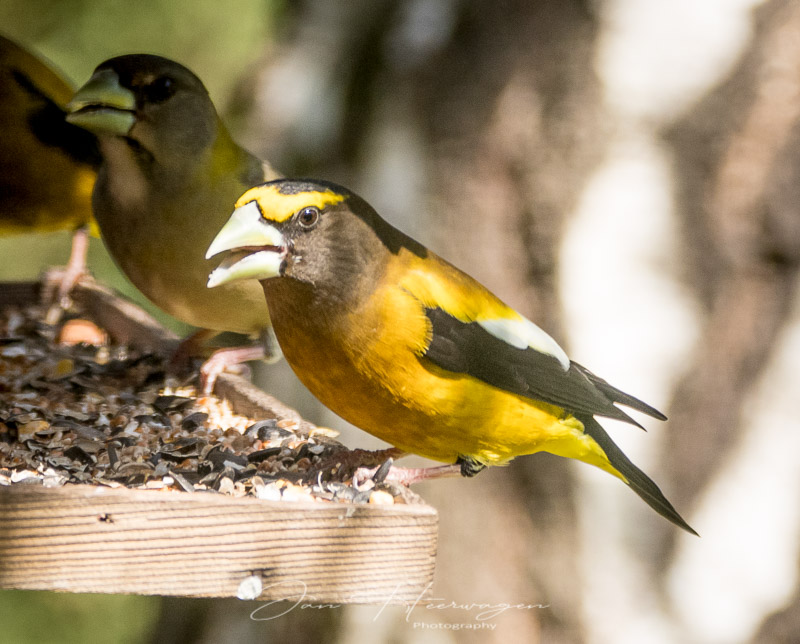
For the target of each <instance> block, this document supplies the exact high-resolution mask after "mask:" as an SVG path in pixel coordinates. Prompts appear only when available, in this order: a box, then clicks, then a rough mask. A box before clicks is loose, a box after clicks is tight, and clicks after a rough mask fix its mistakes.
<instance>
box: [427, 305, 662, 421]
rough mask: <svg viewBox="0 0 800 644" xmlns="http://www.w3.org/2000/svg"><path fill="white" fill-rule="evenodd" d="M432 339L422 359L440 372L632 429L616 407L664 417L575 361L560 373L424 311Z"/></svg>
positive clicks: (529, 354)
mask: <svg viewBox="0 0 800 644" xmlns="http://www.w3.org/2000/svg"><path fill="white" fill-rule="evenodd" d="M425 314H426V315H427V316H428V319H429V320H430V321H431V326H432V333H433V337H432V339H431V342H430V344H429V345H428V348H427V349H426V351H425V353H424V354H423V356H424V357H425V358H427V359H428V360H430V361H431V362H433V363H434V364H436V365H438V366H439V367H441V368H442V369H446V370H447V371H452V372H454V373H466V374H469V375H470V376H473V377H474V378H477V379H479V380H482V381H483V382H485V383H487V384H490V385H493V386H495V387H498V388H500V389H504V390H506V391H510V392H511V393H515V394H518V395H521V396H526V397H528V398H532V399H534V400H541V401H542V402H546V403H550V404H552V405H556V406H558V407H563V408H564V409H566V410H567V411H569V412H571V413H573V414H579V413H580V414H585V415H590V416H591V415H595V414H597V415H598V416H605V417H606V418H615V419H617V420H623V421H625V422H628V423H631V424H633V425H636V426H638V427H641V425H639V423H637V422H636V421H635V420H633V419H632V418H631V417H630V416H628V414H626V413H625V412H623V411H622V410H621V409H619V408H618V407H617V406H616V405H615V404H614V403H619V404H622V405H625V406H626V407H630V408H631V409H635V410H637V411H640V412H642V413H644V414H647V415H648V416H652V417H653V418H658V419H659V420H665V419H666V416H664V414H662V413H661V412H660V411H658V410H657V409H654V408H653V407H651V406H650V405H648V404H646V403H643V402H642V401H641V400H638V399H637V398H634V397H633V396H629V395H628V394H626V393H624V392H622V391H620V390H619V389H617V388H616V387H613V386H611V385H610V384H608V383H607V382H606V381H605V380H603V379H602V378H599V377H597V376H595V375H594V374H593V373H592V372H591V371H589V370H588V369H586V368H585V367H582V366H581V365H579V364H578V363H577V362H572V363H570V366H569V369H567V370H564V368H563V366H562V365H561V363H560V362H559V361H558V360H557V359H556V358H555V357H553V356H550V355H547V354H545V353H542V352H541V351H537V350H535V349H530V348H528V349H517V348H516V347H513V346H511V345H510V344H508V343H507V342H504V341H503V340H501V339H499V338H497V337H495V336H493V335H492V334H491V333H489V332H488V331H486V330H485V329H484V328H483V327H481V326H480V325H479V324H478V323H476V322H469V323H465V322H461V321H460V320H458V319H456V318H454V317H453V316H452V315H450V314H448V313H446V312H445V311H443V310H442V309H438V308H429V309H425Z"/></svg>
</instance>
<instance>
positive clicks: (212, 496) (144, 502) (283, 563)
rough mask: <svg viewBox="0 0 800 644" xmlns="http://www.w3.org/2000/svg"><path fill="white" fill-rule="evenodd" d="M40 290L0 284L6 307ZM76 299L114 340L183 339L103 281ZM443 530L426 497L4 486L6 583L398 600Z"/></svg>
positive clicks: (251, 397)
mask: <svg viewBox="0 0 800 644" xmlns="http://www.w3.org/2000/svg"><path fill="white" fill-rule="evenodd" d="M37 297H38V296H37V285H36V284H32V283H14V284H0V308H5V307H7V306H9V305H15V306H21V305H23V304H25V303H28V302H32V301H34V300H35V298H37ZM74 297H75V300H76V301H77V302H79V303H80V306H81V308H82V310H83V311H84V312H85V314H86V316H87V317H90V318H91V319H93V320H94V321H95V322H96V323H97V324H98V325H99V326H100V327H101V328H103V329H104V330H106V332H107V333H108V334H109V336H110V337H111V338H112V339H113V340H114V341H115V342H118V343H126V344H131V345H136V346H140V347H149V348H152V349H163V348H164V347H166V346H168V345H171V344H174V342H175V340H176V338H175V337H174V336H173V335H172V334H171V333H169V332H168V331H166V330H165V329H164V328H163V327H161V326H160V325H159V324H157V323H156V322H155V321H154V320H153V319H152V318H151V317H150V316H149V315H147V314H146V313H145V312H143V311H142V310H141V309H139V308H138V307H136V306H134V305H133V304H131V303H129V302H127V301H125V300H122V299H121V298H119V297H117V296H115V295H114V294H113V293H111V292H110V291H108V290H107V289H105V288H102V287H100V286H96V285H84V286H80V287H78V288H77V290H76V292H75V293H74ZM216 392H217V394H219V396H220V397H224V398H226V399H227V400H229V401H230V403H231V405H232V406H233V408H234V410H235V411H236V412H237V413H240V414H244V415H247V416H249V417H251V418H254V419H277V420H281V419H286V418H292V419H295V420H297V421H298V422H302V423H303V424H304V425H305V426H309V425H308V423H305V422H304V421H302V420H301V419H299V416H298V415H297V413H296V412H295V411H294V410H292V409H289V408H288V407H286V406H284V405H282V404H281V403H279V402H278V401H276V400H275V399H273V398H272V397H270V396H268V395H267V394H265V393H264V392H262V391H261V390H259V389H257V388H255V387H254V386H253V385H251V384H250V383H249V382H247V381H246V380H244V379H242V378H239V377H236V376H230V375H227V374H225V375H223V376H221V378H220V380H219V381H218V386H217V389H216ZM2 396H3V392H2V391H1V390H0V397H2ZM436 537H437V514H436V511H435V510H434V509H432V508H431V507H429V506H426V505H425V504H423V503H421V502H417V503H415V502H410V503H406V504H394V505H373V504H369V503H361V504H356V503H344V502H313V503H312V502H293V501H268V500H261V499H258V498H249V497H240V498H237V497H233V496H227V495H224V494H220V493H218V492H213V491H212V492H194V493H189V492H180V491H164V490H139V489H129V488H127V487H108V486H104V485H96V484H95V485H92V484H67V485H64V486H61V487H52V488H49V487H46V486H44V485H41V484H38V485H37V484H31V482H27V483H26V482H24V481H23V482H17V483H12V484H10V485H2V486H0V587H2V588H8V589H33V590H57V591H69V592H100V593H136V594H145V595H173V596H185V597H236V596H240V597H242V598H247V599H259V600H273V599H294V600H297V599H299V598H300V596H301V595H303V596H304V597H305V600H306V601H308V602H309V603H311V602H319V603H384V602H387V601H389V602H392V603H398V602H404V601H409V600H411V601H413V600H415V599H417V598H418V597H419V596H420V594H421V593H423V592H424V591H425V590H426V588H427V587H428V585H429V584H430V582H431V580H432V577H433V572H434V561H435V552H436Z"/></svg>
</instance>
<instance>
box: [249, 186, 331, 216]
mask: <svg viewBox="0 0 800 644" xmlns="http://www.w3.org/2000/svg"><path fill="white" fill-rule="evenodd" d="M345 198H346V195H341V194H338V193H336V192H333V191H332V190H324V191H320V190H310V191H308V192H298V193H296V194H291V195H287V194H283V193H282V192H280V191H279V189H278V187H277V186H274V185H265V186H256V187H255V188H251V189H250V190H248V191H247V192H245V193H244V194H243V195H242V196H241V197H239V200H238V201H237V202H236V207H237V208H239V207H240V206H244V205H245V204H248V203H250V202H251V201H257V202H258V205H259V208H260V210H261V216H262V217H263V218H264V219H268V220H269V221H275V222H282V221H286V220H287V219H289V218H290V217H291V216H292V215H294V213H296V212H297V211H298V210H300V209H301V208H305V207H306V206H316V207H317V208H319V209H320V210H322V209H323V208H325V207H326V206H333V205H335V204H337V203H340V202H341V201H344V200H345Z"/></svg>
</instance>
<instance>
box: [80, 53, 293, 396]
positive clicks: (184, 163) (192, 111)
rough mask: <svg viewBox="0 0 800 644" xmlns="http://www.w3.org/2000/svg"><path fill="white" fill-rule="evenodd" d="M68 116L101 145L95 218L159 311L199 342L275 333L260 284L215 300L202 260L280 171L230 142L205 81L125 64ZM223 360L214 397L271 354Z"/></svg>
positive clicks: (235, 287) (125, 60)
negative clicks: (231, 371) (237, 205)
mask: <svg viewBox="0 0 800 644" xmlns="http://www.w3.org/2000/svg"><path fill="white" fill-rule="evenodd" d="M69 109H70V111H71V114H70V115H69V117H68V120H69V121H70V123H74V124H76V125H79V126H81V127H83V128H86V129H87V130H90V131H91V132H94V133H95V134H96V135H97V136H98V138H99V141H100V150H101V152H102V165H101V167H100V172H99V174H98V178H97V183H96V184H95V188H94V195H93V198H92V203H93V206H94V213H95V218H96V220H97V224H98V226H99V228H100V233H101V236H102V238H103V241H104V242H105V245H106V248H107V249H108V251H109V253H110V255H111V256H112V257H113V259H114V260H115V262H116V263H117V265H118V266H119V268H120V269H121V270H122V272H123V273H124V274H125V275H126V276H127V277H128V279H130V281H131V282H133V284H134V285H135V286H136V287H137V288H138V289H139V290H140V291H141V292H142V293H143V294H144V295H145V296H146V297H147V298H149V299H150V300H151V301H152V302H153V303H154V304H156V305H157V306H158V307H160V308H161V309H163V310H164V311H166V312H167V313H169V314H170V315H172V316H174V317H176V318H177V319H179V320H181V321H183V322H186V323H188V324H191V325H194V326H196V327H200V329H202V331H200V332H198V333H197V334H195V336H193V338H190V341H189V343H190V346H193V347H194V345H196V344H199V343H200V342H202V341H203V340H206V339H209V338H210V337H212V336H214V335H216V334H217V333H219V332H221V331H233V332H235V333H241V334H246V335H250V336H255V335H259V334H265V333H268V332H269V328H270V326H269V314H268V312H267V306H266V303H265V302H264V296H263V294H262V292H261V288H260V286H259V285H258V283H257V282H255V281H252V282H239V283H236V284H230V285H226V286H225V287H223V288H221V289H216V290H215V291H213V292H209V291H208V290H207V289H206V287H205V284H206V280H207V278H208V273H209V271H210V270H211V269H212V268H213V266H212V264H211V263H210V262H208V261H206V259H205V258H204V254H205V250H206V248H207V247H208V245H209V244H210V243H211V240H212V238H213V236H214V231H215V230H218V229H219V228H220V227H221V226H222V225H223V224H224V223H225V221H226V220H227V218H228V214H230V213H229V211H230V204H231V203H233V202H234V201H235V200H236V199H237V197H238V196H239V195H241V194H242V192H244V191H245V190H247V189H248V188H250V187H252V186H255V185H257V184H260V183H263V182H264V181H267V180H269V179H273V178H275V177H277V176H278V175H277V173H275V171H274V170H272V168H271V167H270V166H269V164H267V163H264V162H263V161H261V160H259V159H257V158H256V157H254V156H253V155H252V154H250V153H249V152H247V151H246V150H244V149H242V148H241V147H239V146H238V145H237V144H236V143H235V142H234V141H233V139H232V138H231V136H230V135H229V134H228V131H227V130H226V129H225V126H224V125H223V123H222V121H221V120H220V118H219V116H218V115H217V112H216V110H215V108H214V105H213V103H212V102H211V99H210V97H209V95H208V92H207V91H206V88H205V87H204V86H203V83H202V82H201V81H200V79H199V78H198V77H197V76H195V75H194V74H193V73H192V72H191V71H189V70H188V69H187V68H186V67H184V66H183V65H180V64H179V63H176V62H174V61H172V60H168V59H166V58H161V57H160V56H151V55H144V54H137V55H127V56H120V57H117V58H112V59H110V60H108V61H106V62H104V63H102V64H101V65H99V66H98V67H97V69H96V70H95V71H94V74H93V75H92V77H91V78H90V79H89V81H88V82H87V83H86V84H85V85H84V86H83V87H81V88H80V89H79V90H78V92H77V94H75V96H74V97H73V98H72V101H71V102H70V104H69ZM266 337H267V336H264V337H263V338H262V339H265V338H266ZM195 348H196V347H195ZM215 355H216V359H212V361H211V362H210V363H206V365H204V368H203V375H204V376H205V378H206V386H205V389H206V390H207V391H208V390H210V389H211V387H213V381H214V378H215V377H216V374H217V373H218V372H219V370H221V368H222V367H223V366H224V365H225V364H230V363H236V362H242V361H244V360H253V359H257V358H259V357H263V356H264V346H263V345H259V346H256V347H245V348H239V349H233V350H231V349H226V350H222V351H221V352H217V354H215Z"/></svg>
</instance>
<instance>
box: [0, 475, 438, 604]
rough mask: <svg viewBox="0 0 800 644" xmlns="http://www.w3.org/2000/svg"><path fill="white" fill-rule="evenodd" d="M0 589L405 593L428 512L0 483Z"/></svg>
mask: <svg viewBox="0 0 800 644" xmlns="http://www.w3.org/2000/svg"><path fill="white" fill-rule="evenodd" d="M0 513H2V522H0V586H2V587H3V588H24V589H35V590H69V591H71V592H101V593H139V594H148V595H149V594H157V595H182V596H192V597H230V596H235V595H236V592H237V588H238V587H239V584H240V583H241V582H242V581H243V580H244V579H245V578H246V577H248V576H250V575H256V576H258V577H259V578H260V579H261V580H262V583H263V586H264V593H263V594H262V595H261V597H260V599H262V600H266V599H284V598H287V597H290V596H296V595H297V593H298V592H299V591H300V590H304V592H305V596H306V598H307V600H308V601H311V600H312V598H314V599H316V600H317V601H321V602H325V603H350V602H371V603H373V602H376V603H383V602H386V601H387V600H388V601H391V602H393V603H394V602H399V601H407V600H413V599H416V598H417V597H418V596H419V594H420V592H421V591H422V590H423V589H424V588H426V586H427V585H428V583H429V582H430V580H431V577H432V574H433V561H434V557H435V550H436V523H437V515H436V512H435V511H434V510H433V509H432V508H429V507H427V506H424V505H415V506H412V505H408V506H391V507H382V506H377V507H376V506H364V505H361V506H356V505H346V504H320V503H290V502H269V501H258V500H256V499H248V498H238V499H236V498H227V497H223V496H222V495H216V494H203V495H199V494H195V495H190V494H182V493H179V492H160V493H159V492H147V491H139V490H127V489H111V488H103V487H90V486H86V487H85V489H84V486H72V487H67V488H58V489H45V488H40V487H33V486H25V485H22V486H15V487H8V488H0Z"/></svg>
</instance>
